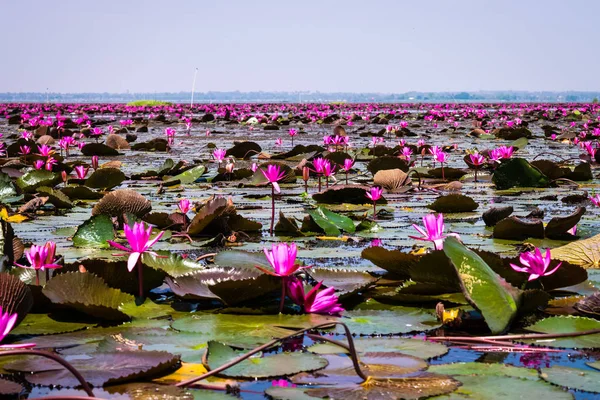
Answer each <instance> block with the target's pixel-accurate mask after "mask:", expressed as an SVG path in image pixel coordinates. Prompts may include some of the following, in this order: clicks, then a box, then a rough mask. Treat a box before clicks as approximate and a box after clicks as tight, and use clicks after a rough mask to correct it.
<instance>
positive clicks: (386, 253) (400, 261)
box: [361, 246, 419, 278]
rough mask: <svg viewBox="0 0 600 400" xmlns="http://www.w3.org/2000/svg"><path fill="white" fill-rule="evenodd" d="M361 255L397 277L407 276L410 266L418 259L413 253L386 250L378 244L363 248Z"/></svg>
mask: <svg viewBox="0 0 600 400" xmlns="http://www.w3.org/2000/svg"><path fill="white" fill-rule="evenodd" d="M361 257H362V258H364V259H366V260H369V261H371V262H372V263H373V264H375V265H377V266H378V267H380V268H383V269H385V270H386V271H389V272H391V273H392V274H394V275H397V276H398V277H399V278H408V277H409V276H410V270H411V266H414V265H415V264H416V263H417V262H418V261H419V257H417V256H415V255H413V254H409V253H403V252H401V251H400V250H388V249H386V248H383V247H380V246H373V247H368V248H366V249H364V250H363V251H362V253H361Z"/></svg>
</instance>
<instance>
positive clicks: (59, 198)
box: [37, 186, 73, 208]
mask: <svg viewBox="0 0 600 400" xmlns="http://www.w3.org/2000/svg"><path fill="white" fill-rule="evenodd" d="M37 192H38V193H39V194H40V196H42V197H47V198H48V200H47V202H48V203H50V204H52V205H54V207H56V208H73V203H72V202H71V200H70V199H69V198H68V197H67V196H66V195H65V194H64V193H63V192H61V191H58V190H54V189H52V188H49V187H47V186H40V187H38V188H37Z"/></svg>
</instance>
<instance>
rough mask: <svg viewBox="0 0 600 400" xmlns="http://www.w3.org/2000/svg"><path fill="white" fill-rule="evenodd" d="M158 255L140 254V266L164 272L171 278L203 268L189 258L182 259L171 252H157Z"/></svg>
mask: <svg viewBox="0 0 600 400" xmlns="http://www.w3.org/2000/svg"><path fill="white" fill-rule="evenodd" d="M157 254H158V255H156V256H155V255H153V254H150V253H144V254H142V264H144V265H146V266H148V267H150V268H154V269H158V270H160V271H164V272H166V273H167V275H169V276H171V277H178V276H181V275H185V274H189V273H191V272H195V271H198V269H203V268H204V266H202V265H201V264H198V263H197V262H195V261H194V260H190V259H189V258H183V257H181V256H180V255H179V254H175V253H171V252H157Z"/></svg>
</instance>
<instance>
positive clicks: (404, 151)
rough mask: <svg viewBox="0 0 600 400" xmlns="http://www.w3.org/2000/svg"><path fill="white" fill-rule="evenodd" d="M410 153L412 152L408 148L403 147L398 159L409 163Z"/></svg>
mask: <svg viewBox="0 0 600 400" xmlns="http://www.w3.org/2000/svg"><path fill="white" fill-rule="evenodd" d="M412 153H413V152H412V150H411V148H410V147H403V148H402V154H400V158H402V159H404V160H406V161H407V162H408V161H410V156H412Z"/></svg>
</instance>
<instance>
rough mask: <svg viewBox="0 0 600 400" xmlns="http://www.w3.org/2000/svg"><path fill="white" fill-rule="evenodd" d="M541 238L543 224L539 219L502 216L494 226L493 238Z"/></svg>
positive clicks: (542, 235)
mask: <svg viewBox="0 0 600 400" xmlns="http://www.w3.org/2000/svg"><path fill="white" fill-rule="evenodd" d="M530 237H532V238H540V239H541V238H543V237H544V224H543V222H542V221H541V220H539V219H536V220H531V221H529V220H525V219H522V218H518V217H515V216H512V217H508V218H504V219H503V220H502V221H500V222H498V223H497V224H496V226H494V238H496V239H508V240H525V239H528V238H530Z"/></svg>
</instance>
